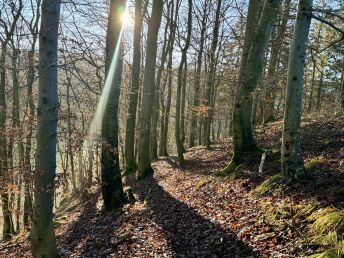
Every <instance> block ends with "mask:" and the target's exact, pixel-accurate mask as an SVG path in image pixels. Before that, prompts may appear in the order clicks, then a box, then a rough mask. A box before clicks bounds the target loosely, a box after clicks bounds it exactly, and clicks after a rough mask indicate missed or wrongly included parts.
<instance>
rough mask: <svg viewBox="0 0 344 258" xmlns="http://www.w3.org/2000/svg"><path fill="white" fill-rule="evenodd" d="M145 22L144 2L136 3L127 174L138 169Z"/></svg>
mask: <svg viewBox="0 0 344 258" xmlns="http://www.w3.org/2000/svg"><path fill="white" fill-rule="evenodd" d="M142 22H143V12H142V0H136V1H135V27H134V49H133V67H132V72H131V87H130V95H129V106H128V113H127V121H126V130H125V161H126V168H125V172H126V173H130V172H133V171H135V170H136V169H137V164H136V160H135V153H134V144H135V124H136V110H137V97H138V91H139V87H140V68H141V67H140V63H141V31H142Z"/></svg>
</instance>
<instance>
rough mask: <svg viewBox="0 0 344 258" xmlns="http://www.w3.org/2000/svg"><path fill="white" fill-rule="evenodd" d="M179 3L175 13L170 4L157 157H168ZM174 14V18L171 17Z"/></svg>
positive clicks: (177, 2)
mask: <svg viewBox="0 0 344 258" xmlns="http://www.w3.org/2000/svg"><path fill="white" fill-rule="evenodd" d="M179 3H180V1H179V0H178V1H176V4H175V8H176V9H175V12H174V2H173V1H172V2H171V5H172V6H171V21H170V35H169V38H168V62H167V69H166V71H167V73H166V77H167V79H166V80H167V97H166V103H165V105H164V110H163V115H162V117H161V132H160V146H159V155H160V156H168V152H167V144H168V124H169V119H170V111H171V97H172V79H173V75H172V61H173V45H174V40H175V34H176V21H177V18H178V14H179ZM173 13H174V17H173Z"/></svg>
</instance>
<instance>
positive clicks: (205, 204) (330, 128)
mask: <svg viewBox="0 0 344 258" xmlns="http://www.w3.org/2000/svg"><path fill="white" fill-rule="evenodd" d="M281 126H282V121H278V122H275V123H272V124H270V125H268V126H266V127H259V128H257V130H256V137H257V139H258V140H257V141H258V143H259V144H260V145H261V146H262V147H264V148H269V149H270V150H271V151H270V152H269V154H268V155H267V157H266V160H265V162H264V164H263V166H262V164H261V159H260V157H259V158H257V160H251V161H250V162H249V163H250V164H249V165H247V166H246V167H245V168H243V170H242V171H239V173H236V175H233V176H230V177H226V178H223V177H218V176H216V173H217V172H218V171H219V170H221V169H222V168H223V167H225V165H226V164H227V162H228V160H229V158H230V155H231V154H230V153H229V152H230V150H229V148H228V146H229V145H230V143H228V141H223V142H219V143H215V144H213V145H212V149H211V150H210V151H207V150H205V148H203V147H197V148H192V149H189V150H188V151H187V153H186V155H185V157H186V164H185V166H184V167H183V168H180V167H179V166H178V165H177V161H176V158H175V157H168V158H163V159H160V160H158V161H156V162H154V163H153V167H154V170H155V174H154V176H153V177H148V178H146V179H144V180H141V181H138V182H137V181H135V180H134V178H131V176H129V177H126V178H125V181H126V185H130V186H131V187H132V189H133V192H134V194H135V197H136V199H137V201H136V202H135V203H134V204H127V205H124V206H123V208H121V209H120V210H117V211H116V212H113V213H110V214H108V213H106V214H103V213H102V212H101V210H100V207H101V201H100V199H101V197H100V193H99V191H96V190H95V191H94V193H93V194H92V197H91V198H87V200H84V201H83V202H82V203H77V202H76V200H78V199H75V201H73V199H72V200H66V204H68V205H64V206H63V207H61V208H60V211H59V212H58V213H57V214H56V215H55V223H56V225H57V228H56V234H57V240H58V247H59V251H60V254H61V255H63V256H65V257H303V256H309V255H312V254H315V253H319V252H323V251H325V250H329V248H331V246H330V245H329V244H326V243H325V244H319V243H317V241H314V237H313V236H312V229H313V228H314V223H315V221H316V214H318V213H319V211H321V210H322V209H324V208H326V209H338V211H340V210H341V209H344V132H343V128H344V117H343V116H341V117H336V118H317V119H310V118H309V119H304V120H303V123H302V145H301V146H302V151H303V156H304V159H305V167H306V169H307V171H308V172H309V173H308V176H307V177H305V179H304V180H303V181H300V182H298V183H297V184H292V185H291V184H289V185H288V184H287V185H283V187H279V184H278V180H275V181H274V180H273V179H274V175H276V174H277V173H278V172H279V168H280V163H279V159H280V153H279V151H278V150H279V146H280V138H281ZM259 166H260V167H261V168H262V169H261V171H262V173H259ZM269 178H270V181H269V180H268V181H266V179H269ZM263 182H265V183H263ZM269 182H270V183H271V182H273V183H272V184H270V185H269ZM262 183H263V184H262ZM338 230H343V228H341V229H338ZM0 256H1V257H30V256H31V254H30V244H29V241H28V235H27V234H24V233H23V234H21V235H20V236H19V237H18V238H16V239H13V240H12V241H11V242H3V243H1V245H0Z"/></svg>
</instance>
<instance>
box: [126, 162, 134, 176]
mask: <svg viewBox="0 0 344 258" xmlns="http://www.w3.org/2000/svg"><path fill="white" fill-rule="evenodd" d="M136 170H137V164H136V162H135V161H132V162H128V163H127V166H126V168H125V171H124V175H125V176H126V175H130V174H131V173H133V172H135V171H136Z"/></svg>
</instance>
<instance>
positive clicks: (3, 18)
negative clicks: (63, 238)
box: [0, 1, 23, 239]
mask: <svg viewBox="0 0 344 258" xmlns="http://www.w3.org/2000/svg"><path fill="white" fill-rule="evenodd" d="M9 7H10V11H9V12H10V13H11V14H9V12H8V13H7V10H6V5H4V6H3V9H2V10H1V12H0V26H1V28H2V29H3V32H4V33H2V34H1V35H0V43H1V54H0V132H1V133H4V132H5V131H6V117H7V114H6V110H7V102H6V59H7V47H8V43H9V42H10V40H11V39H12V37H13V33H14V31H15V29H16V26H17V22H18V20H19V18H20V16H21V12H22V9H23V2H22V1H19V3H18V6H17V7H16V6H15V5H10V6H9ZM8 151H9V150H8V144H7V139H6V135H1V137H0V175H1V176H2V179H3V180H4V182H3V183H5V179H6V178H7V177H8V176H9V175H8ZM1 199H2V212H3V222H4V224H3V237H4V239H10V238H11V237H12V234H13V233H14V228H13V221H12V215H11V211H10V206H9V195H8V193H7V189H6V187H5V189H4V190H2V191H1Z"/></svg>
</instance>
